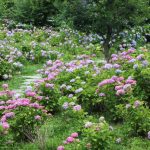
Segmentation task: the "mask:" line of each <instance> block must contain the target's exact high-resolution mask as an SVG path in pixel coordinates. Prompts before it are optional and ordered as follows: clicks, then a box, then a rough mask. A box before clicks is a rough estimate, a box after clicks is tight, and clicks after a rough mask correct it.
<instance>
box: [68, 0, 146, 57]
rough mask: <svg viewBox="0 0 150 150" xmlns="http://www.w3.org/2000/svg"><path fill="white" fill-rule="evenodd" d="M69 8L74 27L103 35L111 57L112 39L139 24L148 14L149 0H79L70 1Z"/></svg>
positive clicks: (104, 45)
mask: <svg viewBox="0 0 150 150" xmlns="http://www.w3.org/2000/svg"><path fill="white" fill-rule="evenodd" d="M69 2H70V3H68V6H67V7H68V10H69V12H70V16H69V17H72V16H73V17H72V19H73V24H74V27H76V28H77V29H79V30H83V31H87V30H88V31H93V32H96V33H98V34H100V35H101V36H103V40H104V43H103V48H104V55H105V58H106V59H107V60H109V58H110V47H111V46H110V41H111V40H112V38H113V36H114V35H118V34H119V32H121V31H123V30H124V29H127V28H129V27H134V26H136V25H139V24H140V23H141V22H143V21H144V20H145V19H146V15H148V12H147V11H149V8H148V3H149V1H148V0H77V1H76V2H73V1H71V0H70V1H69ZM69 6H70V7H69Z"/></svg>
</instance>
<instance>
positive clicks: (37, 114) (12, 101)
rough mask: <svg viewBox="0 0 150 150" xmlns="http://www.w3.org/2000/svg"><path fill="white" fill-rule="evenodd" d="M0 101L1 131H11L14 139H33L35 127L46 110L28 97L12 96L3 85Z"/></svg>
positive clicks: (44, 115) (43, 116)
mask: <svg viewBox="0 0 150 150" xmlns="http://www.w3.org/2000/svg"><path fill="white" fill-rule="evenodd" d="M3 88H4V91H2V92H1V96H3V97H5V101H0V117H1V118H0V126H1V128H2V131H1V132H2V133H7V134H8V133H12V135H13V136H14V140H17V141H21V140H27V141H28V140H30V141H32V140H33V139H34V136H35V134H36V129H37V127H38V126H39V125H40V124H41V123H42V122H43V121H44V120H45V117H46V116H47V110H45V109H44V106H42V105H40V104H39V103H38V102H36V101H33V100H32V99H28V98H14V93H13V92H12V91H10V90H9V89H8V85H7V84H4V85H3Z"/></svg>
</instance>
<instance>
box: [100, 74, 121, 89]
mask: <svg viewBox="0 0 150 150" xmlns="http://www.w3.org/2000/svg"><path fill="white" fill-rule="evenodd" d="M122 80H124V78H123V77H117V76H112V77H111V78H110V79H105V80H103V81H102V82H100V83H99V84H98V86H99V87H102V86H104V85H107V84H112V83H115V82H120V81H122Z"/></svg>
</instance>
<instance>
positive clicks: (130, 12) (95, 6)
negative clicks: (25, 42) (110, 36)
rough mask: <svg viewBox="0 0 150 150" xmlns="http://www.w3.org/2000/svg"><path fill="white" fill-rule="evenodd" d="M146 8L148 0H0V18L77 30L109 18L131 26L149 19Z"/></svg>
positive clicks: (110, 20)
mask: <svg viewBox="0 0 150 150" xmlns="http://www.w3.org/2000/svg"><path fill="white" fill-rule="evenodd" d="M148 9H149V0H21V1H20V0H0V10H1V11H0V18H1V19H4V18H5V19H6V18H7V19H13V20H14V21H17V22H22V23H32V24H33V25H40V26H41V25H42V26H43V25H55V26H60V25H62V24H64V23H69V25H72V26H74V27H77V28H78V29H81V28H83V29H87V28H88V29H92V28H93V25H94V28H95V30H97V29H96V26H99V25H103V24H105V23H106V22H108V21H109V22H111V23H113V22H112V21H113V20H112V19H118V20H119V19H120V22H121V21H123V23H125V21H127V20H129V21H128V23H129V24H130V25H134V23H133V22H132V21H134V22H135V20H136V22H137V21H139V22H140V21H141V20H142V21H143V20H144V21H145V22H148V20H147V19H148V18H149V16H148ZM118 15H119V16H118ZM113 17H114V18H113ZM115 17H116V18H115ZM146 18H147V19H146ZM122 19H123V20H122ZM136 22H135V23H136ZM101 23H102V24H101ZM117 23H119V21H118V22H117ZM126 23H127V22H126Z"/></svg>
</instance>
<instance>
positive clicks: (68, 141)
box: [57, 132, 80, 150]
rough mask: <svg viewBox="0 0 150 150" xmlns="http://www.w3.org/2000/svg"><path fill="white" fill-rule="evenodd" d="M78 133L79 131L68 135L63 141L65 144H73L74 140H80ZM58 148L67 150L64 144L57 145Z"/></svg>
mask: <svg viewBox="0 0 150 150" xmlns="http://www.w3.org/2000/svg"><path fill="white" fill-rule="evenodd" d="M78 136H79V135H78V133H77V132H74V133H72V134H71V135H70V136H68V137H67V138H66V140H65V141H64V142H63V144H64V145H65V144H71V143H73V142H80V140H79V139H78ZM57 150H65V147H64V146H63V145H60V146H58V147H57Z"/></svg>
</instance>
